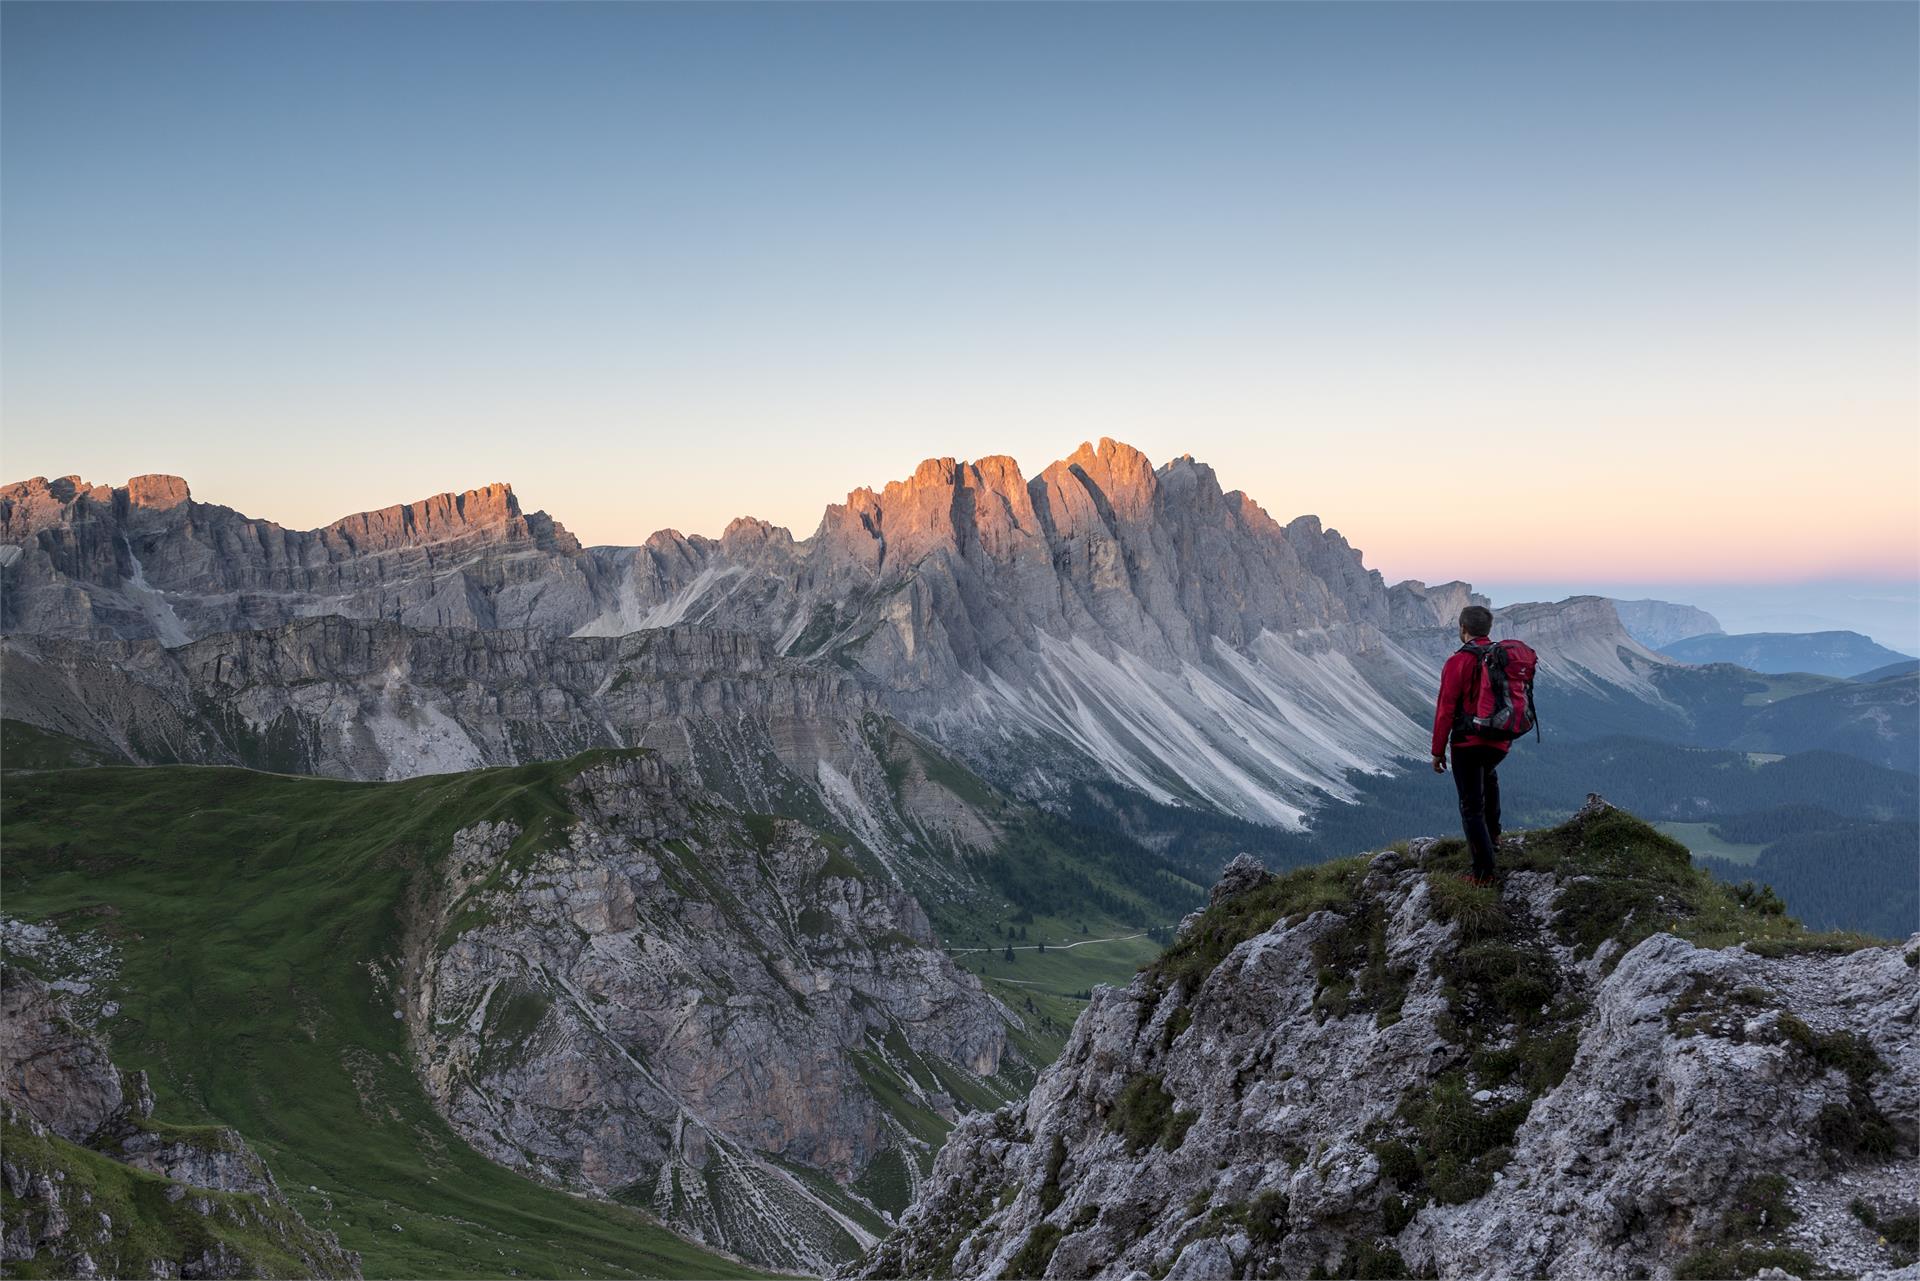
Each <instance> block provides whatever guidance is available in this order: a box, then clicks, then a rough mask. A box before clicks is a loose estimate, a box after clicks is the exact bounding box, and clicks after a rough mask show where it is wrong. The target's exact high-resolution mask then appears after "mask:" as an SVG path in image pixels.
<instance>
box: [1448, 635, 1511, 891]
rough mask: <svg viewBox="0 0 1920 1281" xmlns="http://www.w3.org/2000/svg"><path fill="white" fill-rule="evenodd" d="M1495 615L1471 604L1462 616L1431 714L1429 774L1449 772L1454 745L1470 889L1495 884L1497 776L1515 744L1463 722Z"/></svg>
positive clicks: (1498, 794) (1498, 790)
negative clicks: (1469, 863) (1469, 853)
mask: <svg viewBox="0 0 1920 1281" xmlns="http://www.w3.org/2000/svg"><path fill="white" fill-rule="evenodd" d="M1492 630H1493V611H1492V610H1490V609H1488V608H1487V607H1486V606H1485V605H1469V606H1467V607H1466V608H1465V609H1463V610H1461V611H1460V648H1459V650H1458V651H1457V652H1455V653H1454V655H1453V656H1452V657H1451V658H1449V659H1447V665H1446V666H1445V667H1443V668H1441V669H1440V701H1439V704H1438V705H1437V706H1436V707H1435V708H1434V710H1433V772H1434V773H1436V774H1444V773H1446V772H1447V744H1448V742H1449V741H1451V742H1452V744H1453V786H1454V790H1456V791H1457V792H1459V793H1460V826H1461V827H1462V828H1463V829H1465V832H1466V837H1467V848H1468V849H1470V850H1472V851H1473V870H1472V871H1471V872H1469V873H1468V874H1467V881H1468V882H1469V883H1470V884H1473V885H1492V884H1493V883H1494V880H1493V874H1494V864H1493V848H1494V846H1496V845H1498V844H1499V843H1500V780H1499V778H1498V777H1497V776H1496V774H1495V771H1496V770H1498V769H1499V767H1500V762H1501V761H1503V760H1505V759H1506V757H1507V748H1509V747H1511V746H1512V745H1513V744H1512V742H1511V740H1509V739H1505V738H1489V737H1487V736H1485V735H1482V734H1477V733H1474V732H1473V730H1472V728H1471V727H1470V726H1469V725H1468V723H1467V718H1468V716H1469V715H1470V711H1469V707H1468V697H1469V693H1470V691H1471V690H1472V689H1473V687H1474V685H1475V683H1476V680H1477V679H1478V677H1479V674H1480V672H1481V669H1482V662H1481V660H1482V658H1483V657H1484V651H1485V650H1486V648H1487V647H1488V646H1490V645H1492V644H1493V642H1492V640H1490V639H1489V638H1488V635H1487V633H1489V632H1491V631H1492Z"/></svg>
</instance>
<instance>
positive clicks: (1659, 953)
mask: <svg viewBox="0 0 1920 1281" xmlns="http://www.w3.org/2000/svg"><path fill="white" fill-rule="evenodd" d="M1501 857H1502V862H1503V864H1504V865H1506V866H1508V867H1510V868H1512V869H1513V870H1511V871H1509V872H1508V873H1507V875H1506V877H1505V881H1504V884H1503V885H1502V886H1501V887H1500V888H1499V889H1498V890H1497V891H1495V890H1481V889H1477V888H1474V887H1471V886H1468V885H1466V884H1464V883H1463V881H1462V880H1461V879H1460V877H1459V875H1458V873H1459V871H1460V870H1461V869H1463V868H1464V865H1465V855H1464V851H1463V850H1461V849H1460V847H1459V842H1457V841H1447V842H1438V841H1416V842H1413V843H1411V844H1410V845H1409V846H1408V847H1407V848H1406V849H1405V850H1404V851H1401V850H1388V851H1382V852H1380V853H1378V854H1375V855H1371V856H1360V857H1357V858H1354V859H1347V860H1342V861H1339V862H1336V863H1333V864H1326V865H1322V866H1321V867H1317V868H1310V869H1304V870H1302V871H1299V872H1295V873H1290V874H1288V875H1287V876H1283V877H1281V878H1279V879H1277V880H1275V881H1272V882H1268V883H1264V884H1262V883H1258V881H1257V879H1252V878H1249V881H1248V884H1247V885H1246V887H1245V888H1242V889H1240V890H1239V891H1238V892H1229V893H1226V894H1224V895H1223V896H1222V897H1221V898H1220V899H1219V900H1218V901H1216V902H1215V903H1214V904H1213V905H1212V906H1211V907H1210V908H1209V909H1208V910H1207V912H1205V913H1204V914H1202V915H1201V916H1200V917H1198V918H1197V919H1194V920H1192V921H1190V922H1189V923H1188V924H1187V925H1186V926H1185V928H1184V929H1183V931H1182V934H1181V936H1180V938H1179V940H1178V941H1177V942H1176V944H1175V945H1174V947H1173V948H1171V949H1170V950H1169V951H1168V953H1167V954H1166V955H1165V956H1163V957H1162V958H1161V959H1160V961H1159V962H1157V963H1156V964H1154V965H1152V966H1150V967H1148V968H1147V969H1146V970H1144V971H1143V972H1142V973H1141V974H1140V976H1139V977H1138V978H1137V979H1136V980H1135V981H1134V982H1133V983H1132V984H1131V985H1130V986H1129V987H1128V988H1126V989H1125V990H1113V989H1100V990H1097V991H1096V992H1095V994H1094V998H1093V1001H1092V1003H1091V1005H1090V1006H1089V1008H1088V1009H1087V1011H1086V1012H1085V1013H1084V1014H1083V1015H1082V1016H1081V1019H1080V1021H1079V1022H1078V1024H1077V1025H1076V1026H1075V1029H1074V1032H1073V1035H1072V1038H1071V1039H1070V1041H1069V1043H1068V1045H1067V1048H1066V1050H1065V1052H1064V1053H1063V1054H1062V1055H1061V1057H1060V1059H1059V1060H1058V1062H1056V1063H1055V1064H1054V1065H1053V1066H1052V1067H1051V1068H1049V1069H1048V1070H1047V1071H1046V1072H1045V1073H1043V1074H1042V1076H1041V1078H1040V1080H1039V1082H1038V1084H1037V1085H1036V1086H1035V1088H1034V1090H1033V1091H1032V1093H1031V1095H1030V1096H1029V1097H1028V1099H1027V1100H1026V1101H1025V1103H1024V1104H1017V1105H1015V1106H1013V1107H1010V1108H1006V1109H1003V1110H1001V1111H1000V1112H997V1113H994V1114H991V1115H983V1116H978V1117H974V1118H969V1119H968V1120H967V1121H965V1122H963V1123H962V1124H961V1125H960V1127H959V1128H958V1129H957V1130H956V1131H955V1133H954V1135H953V1137H952V1139H951V1140H950V1141H949V1143H948V1145H947V1147H946V1148H945V1149H944V1150H943V1152H942V1153H941V1157H940V1160H939V1162H938V1163H937V1165H936V1167H935V1170H934V1173H933V1177H932V1178H931V1179H930V1180H929V1181H928V1183H927V1186H926V1187H925V1188H924V1189H923V1191H922V1193H921V1195H920V1196H919V1198H918V1199H917V1200H916V1202H915V1204H914V1206H913V1208H912V1209H910V1210H909V1211H908V1212H907V1214H906V1216H905V1218H904V1219H903V1222H902V1227H901V1229H900V1230H899V1231H898V1232H897V1233H896V1234H894V1235H893V1236H892V1237H890V1238H889V1239H888V1240H887V1241H885V1242H884V1243H882V1244H881V1245H880V1246H879V1247H878V1248H877V1249H876V1250H875V1251H873V1252H872V1253H871V1254H870V1255H869V1256H868V1257H867V1259H866V1260H865V1261H864V1262H863V1264H862V1265H861V1267H860V1269H859V1273H860V1275H864V1276H872V1277H890V1276H988V1277H992V1276H1000V1277H1029V1276H1049V1277H1116V1278H1117V1277H1125V1276H1141V1275H1146V1276H1154V1277H1170V1278H1171V1277H1184V1278H1199V1277H1271V1276H1302V1277H1304V1276H1308V1275H1333V1276H1439V1277H1468V1276H1484V1275H1489V1274H1500V1275H1523V1276H1546V1277H1555V1278H1560V1277H1566V1278H1572V1277H1586V1276H1594V1275H1641V1276H1651V1277H1669V1276H1676V1275H1681V1276H1751V1275H1753V1274H1754V1273H1756V1272H1758V1271H1760V1270H1761V1269H1762V1268H1766V1267H1781V1268H1784V1269H1786V1271H1787V1272H1790V1273H1791V1274H1793V1275H1798V1276H1811V1275H1816V1270H1818V1273H1820V1274H1824V1273H1826V1272H1828V1271H1836V1272H1839V1273H1841V1274H1845V1275H1858V1274H1860V1273H1862V1272H1867V1271H1873V1270H1882V1269H1888V1268H1893V1267H1900V1266H1904V1265H1907V1264H1911V1263H1912V1259H1911V1258H1909V1257H1905V1256H1904V1255H1903V1254H1902V1248H1903V1247H1902V1246H1901V1245H1900V1243H1899V1241H1898V1240H1891V1241H1890V1240H1889V1239H1888V1238H1887V1237H1886V1236H1884V1235H1882V1234H1881V1233H1880V1232H1879V1230H1878V1229H1876V1228H1874V1227H1872V1226H1871V1225H1872V1224H1873V1223H1876V1222H1880V1221H1881V1220H1883V1219H1885V1220H1887V1221H1891V1219H1892V1218H1894V1217H1896V1216H1898V1215H1900V1214H1906V1213H1910V1212H1911V1208H1912V1205H1913V1204H1914V1201H1915V1197H1916V1194H1917V1193H1920V1175H1917V1174H1916V1170H1917V1169H1920V1166H1916V1164H1915V1162H1914V1155H1915V1142H1916V1138H1915V1136H1916V1130H1920V1038H1917V1037H1916V1036H1915V1035H1914V1033H1915V1030H1916V1022H1920V984H1916V982H1915V980H1914V974H1915V969H1914V966H1915V965H1916V964H1917V963H1920V936H1915V937H1914V938H1912V939H1909V940H1908V941H1907V942H1906V943H1904V944H1902V945H1898V946H1868V947H1859V946H1858V941H1857V940H1842V939H1825V938H1820V937H1814V936H1808V935H1806V934H1804V932H1801V931H1799V930H1798V928H1797V927H1794V926H1793V925H1792V924H1791V922H1788V921H1786V920H1785V919H1784V918H1783V917H1781V916H1780V915H1778V904H1777V902H1774V903H1769V902H1767V901H1766V899H1765V898H1764V897H1756V896H1751V895H1748V896H1745V897H1743V896H1740V895H1737V894H1735V893H1733V892H1730V891H1728V890H1725V889H1724V888H1721V887H1718V886H1715V885H1714V884H1712V883H1711V882H1709V881H1707V880H1706V879H1705V878H1704V876H1703V875H1702V874H1701V873H1699V872H1697V871H1695V870H1693V869H1692V868H1691V867H1689V866H1688V863H1687V858H1686V853H1685V851H1684V850H1682V849H1680V848H1679V847H1678V846H1675V845H1673V844H1672V843H1671V842H1669V841H1667V840H1666V839H1665V838H1663V837H1661V836H1659V835H1658V834H1657V833H1655V832H1654V831H1653V830H1652V829H1650V828H1648V827H1646V826H1645V825H1644V824H1641V823H1639V822H1638V821H1637V820H1635V819H1633V818H1631V817H1630V816H1627V815H1624V814H1621V813H1620V812H1619V811H1616V810H1612V809H1610V808H1609V807H1607V806H1605V804H1604V802H1596V803H1594V804H1592V805H1590V806H1589V808H1588V809H1587V810H1585V811H1583V812H1582V814H1581V815H1580V816H1578V817H1576V818H1575V819H1574V820H1572V821H1571V822H1569V823H1568V824H1566V825H1565V826H1563V827H1561V828H1558V829H1554V830H1553V831H1549V832H1540V833H1530V834H1527V836H1526V838H1525V839H1524V840H1523V841H1519V842H1512V843H1510V844H1509V846H1508V848H1506V849H1504V850H1503V851H1502V856H1501ZM1850 948H1851V949H1853V950H1848V949H1850ZM1834 949H1839V950H1838V951H1836V950H1834ZM1895 1236H1896V1237H1897V1236H1898V1234H1897V1233H1896V1234H1895Z"/></svg>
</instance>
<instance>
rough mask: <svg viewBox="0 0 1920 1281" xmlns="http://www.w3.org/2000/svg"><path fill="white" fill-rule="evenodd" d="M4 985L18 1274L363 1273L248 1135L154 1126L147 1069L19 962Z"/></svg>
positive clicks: (5, 1166)
mask: <svg viewBox="0 0 1920 1281" xmlns="http://www.w3.org/2000/svg"><path fill="white" fill-rule="evenodd" d="M10 924H11V923H10ZM29 929H31V927H29ZM37 933H38V934H39V935H41V936H43V937H44V936H46V935H47V934H48V932H47V931H45V930H40V931H37ZM10 934H11V935H12V936H13V937H14V938H18V937H19V934H18V932H17V931H10ZM10 941H12V940H11V939H10ZM0 980H3V981H0V1072H3V1073H4V1075H3V1076H0V1129H3V1130H4V1134H5V1142H4V1145H0V1146H3V1148H4V1150H3V1151H0V1191H4V1193H5V1209H6V1213H5V1226H4V1228H3V1229H0V1260H4V1262H5V1263H6V1264H8V1265H9V1271H10V1272H11V1271H13V1270H15V1269H18V1268H20V1267H21V1266H22V1265H25V1266H26V1268H28V1269H29V1270H30V1271H29V1274H30V1275H55V1276H75V1277H95V1276H109V1277H113V1276H171V1277H252V1276H311V1277H357V1276H359V1275H360V1266H359V1258H358V1256H356V1255H355V1254H353V1253H352V1252H350V1251H346V1250H342V1249H341V1247H340V1243H339V1241H338V1240H337V1239H336V1238H335V1237H334V1235H333V1234H332V1233H331V1232H323V1231H318V1230H316V1229H314V1228H312V1227H310V1226H309V1225H308V1224H307V1223H306V1222H305V1221H304V1220H303V1219H302V1218H301V1217H300V1215H299V1213H298V1212H297V1211H295V1210H294V1209H293V1207H292V1206H291V1205H289V1204H288V1203H287V1201H286V1199H285V1198H284V1197H283V1196H282V1195H281V1194H280V1190H279V1188H278V1187H277V1186H276V1185H275V1184H274V1181H273V1175H272V1174H271V1173H270V1172H269V1171H268V1170H267V1166H266V1163H265V1162H264V1161H262V1160H261V1159H260V1157H259V1156H258V1155H257V1154H256V1153H255V1152H254V1151H253V1150H252V1149H251V1148H250V1147H248V1146H247V1144H246V1141H245V1140H244V1139H242V1138H241V1137H240V1136H239V1135H238V1134H237V1133H235V1132H234V1131H232V1130H230V1129H227V1128H226V1127H224V1126H191V1127H181V1126H172V1125H167V1124H165V1123H163V1122H159V1121H155V1120H154V1119H153V1095H152V1092H151V1091H150V1090H149V1089H148V1087H147V1081H146V1075H145V1073H123V1072H121V1071H120V1070H119V1069H118V1068H116V1067H114V1065H113V1063H112V1062H111V1060H110V1059H109V1058H108V1053H107V1047H106V1044H105V1043H104V1042H103V1041H102V1040H101V1039H100V1037H99V1036H98V1034H97V1033H96V1032H94V1031H93V1030H92V1029H91V1028H90V1027H88V1026H86V1025H85V1023H84V1020H83V1016H81V1015H80V1013H79V1012H78V1011H77V1010H76V1009H75V1007H74V1005H73V1003H72V1001H71V999H70V997H69V995H68V993H67V991H65V990H62V988H59V987H54V986H51V985H49V984H48V983H47V982H45V981H43V980H42V979H40V978H38V977H36V976H35V975H33V974H31V973H29V972H27V971H25V970H22V969H18V968H15V967H12V966H9V967H7V969H6V970H5V971H4V975H0ZM67 986H73V985H71V984H68V985H67ZM156 1250H157V1251H159V1253H158V1254H157V1255H156V1253H155V1251H156Z"/></svg>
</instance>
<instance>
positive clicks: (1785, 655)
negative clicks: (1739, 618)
mask: <svg viewBox="0 0 1920 1281" xmlns="http://www.w3.org/2000/svg"><path fill="white" fill-rule="evenodd" d="M1660 652H1661V653H1663V654H1665V655H1667V656H1668V657H1669V658H1675V659H1678V660H1679V661H1681V662H1683V663H1732V664H1734V665H1735V666H1738V667H1744V668H1747V669H1748V670H1749V671H1755V672H1767V673H1776V674H1777V673H1785V672H1811V673H1813V674H1814V675H1816V676H1843V677H1851V676H1859V675H1861V674H1862V673H1864V672H1869V671H1873V670H1874V669H1876V668H1881V667H1887V666H1890V665H1892V664H1895V663H1900V662H1912V661H1913V656H1912V655H1911V654H1902V653H1900V652H1899V651H1898V650H1892V649H1888V648H1887V647H1886V646H1884V645H1876V644H1875V643H1874V641H1873V638H1872V637H1870V636H1863V635H1861V634H1860V633H1859V632H1847V631H1835V632H1742V633H1735V634H1734V635H1731V636H1728V635H1720V636H1694V637H1690V638H1687V639H1685V640H1677V641H1674V642H1672V643H1671V644H1668V645H1664V646H1661V647H1660Z"/></svg>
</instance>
